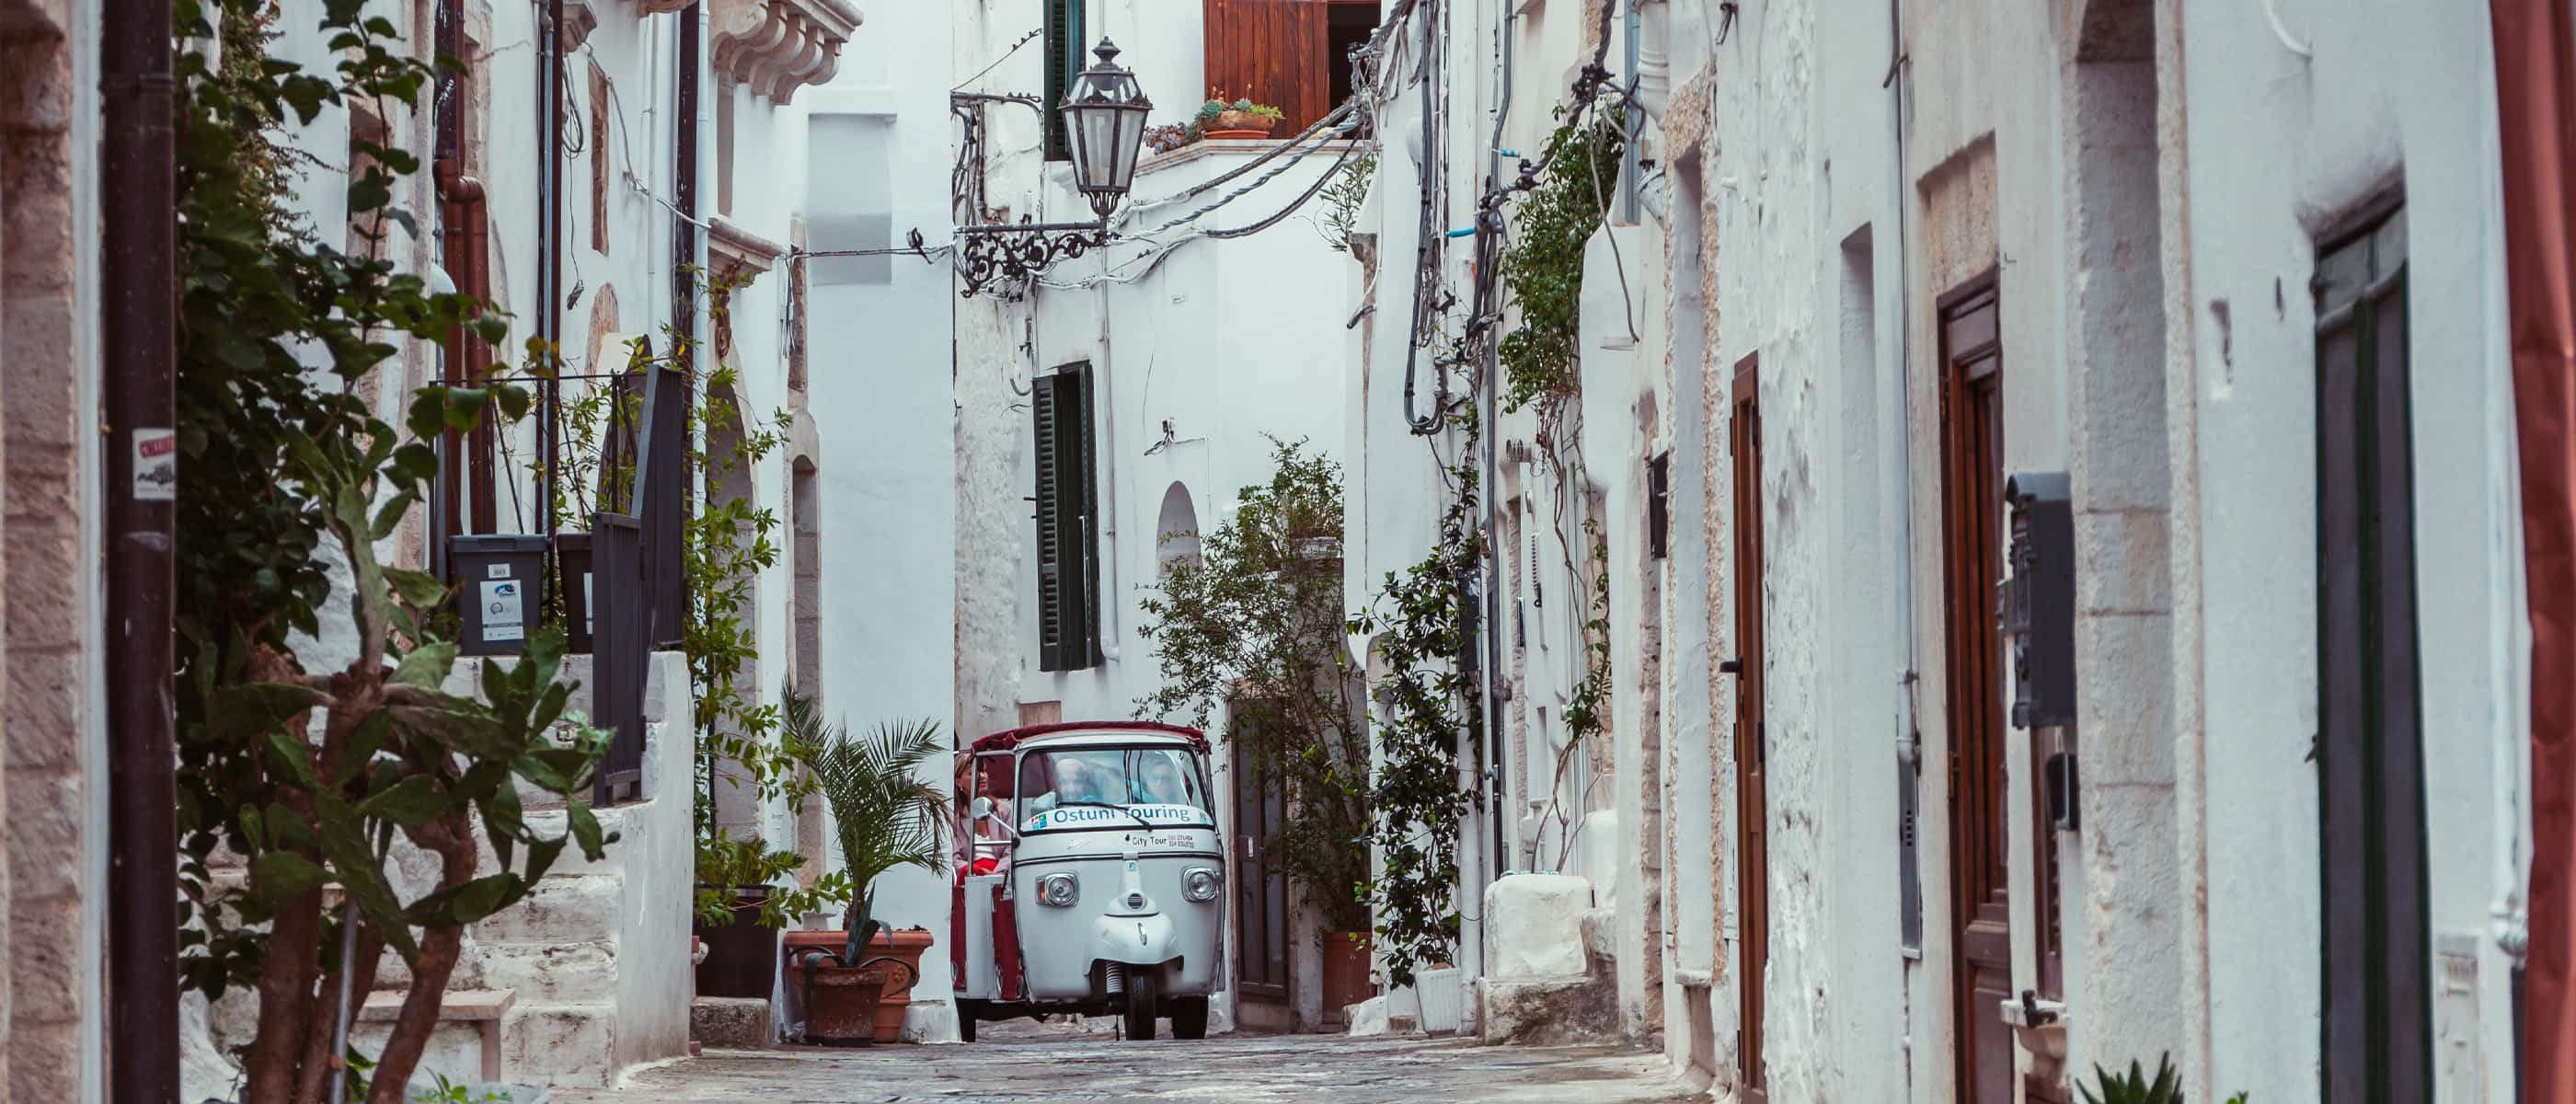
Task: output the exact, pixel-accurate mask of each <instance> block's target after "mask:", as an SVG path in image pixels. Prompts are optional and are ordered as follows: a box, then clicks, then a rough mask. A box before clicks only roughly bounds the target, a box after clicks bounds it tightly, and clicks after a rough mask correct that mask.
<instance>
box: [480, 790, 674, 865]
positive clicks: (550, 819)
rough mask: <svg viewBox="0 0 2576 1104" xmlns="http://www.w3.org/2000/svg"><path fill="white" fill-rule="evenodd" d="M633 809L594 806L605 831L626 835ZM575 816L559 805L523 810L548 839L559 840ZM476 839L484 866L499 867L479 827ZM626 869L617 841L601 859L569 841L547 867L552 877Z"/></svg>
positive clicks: (531, 828)
mask: <svg viewBox="0 0 2576 1104" xmlns="http://www.w3.org/2000/svg"><path fill="white" fill-rule="evenodd" d="M633 808H634V806H631V805H624V806H618V807H615V808H609V809H594V810H592V811H591V815H592V816H594V817H597V818H598V820H599V830H600V832H601V833H603V834H605V835H609V836H617V837H623V836H624V835H626V826H627V814H628V812H629V811H630V810H632V809H633ZM571 817H572V814H571V813H570V812H568V811H566V810H565V809H564V808H563V807H562V806H561V805H560V804H558V805H557V806H555V807H554V808H551V809H534V808H531V809H526V810H523V812H522V815H521V817H520V819H522V820H525V821H526V822H527V824H528V830H529V831H532V832H535V833H536V834H537V835H538V836H540V837H543V838H546V839H555V838H558V837H562V836H563V835H564V833H565V832H566V831H567V830H568V829H567V825H568V824H569V822H570V820H571ZM474 842H475V847H476V848H477V849H478V850H480V851H481V852H482V866H481V868H480V869H483V870H497V869H499V864H498V861H497V860H496V859H495V857H494V856H493V854H492V843H491V841H490V840H489V839H486V838H485V837H484V836H483V834H482V833H481V832H480V831H479V830H478V831H477V832H476V833H475V836H474ZM623 869H624V867H623V866H622V865H621V863H620V860H619V858H618V852H617V844H614V843H611V844H609V845H608V852H607V853H606V854H605V855H602V856H601V857H600V860H599V861H598V862H592V861H590V860H589V859H587V858H584V857H583V856H582V853H581V845H580V844H578V843H574V842H570V841H569V840H567V841H566V842H565V844H564V849H563V853H562V854H560V855H557V856H555V863H554V865H553V866H550V867H547V868H546V877H548V878H552V877H554V876H556V875H558V874H609V873H615V872H618V871H621V870H623Z"/></svg>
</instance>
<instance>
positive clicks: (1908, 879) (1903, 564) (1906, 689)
mask: <svg viewBox="0 0 2576 1104" xmlns="http://www.w3.org/2000/svg"><path fill="white" fill-rule="evenodd" d="M1904 7H1905V5H1904V0H1888V3H1887V76H1886V77H1885V78H1883V79H1882V80H1881V81H1880V82H1879V83H1880V85H1881V87H1883V88H1885V89H1886V91H1887V133H1888V143H1889V145H1890V147H1891V148H1892V150H1893V151H1894V154H1895V158H1894V160H1895V164H1894V166H1893V168H1894V171H1895V176H1894V179H1893V180H1892V181H1891V182H1890V185H1889V188H1888V203H1889V205H1890V207H1892V208H1893V209H1894V211H1895V213H1896V371H1894V372H1890V373H1886V378H1887V381H1888V382H1887V385H1886V393H1885V394H1884V395H1882V396H1880V401H1879V409H1881V410H1886V411H1890V412H1892V413H1893V414H1894V417H1893V419H1892V421H1894V423H1895V425H1894V426H1893V431H1894V436H1895V438H1896V441H1895V445H1896V447H1895V450H1894V452H1895V456H1896V513H1897V518H1898V523H1897V545H1896V548H1895V552H1896V554H1897V556H1898V561H1897V569H1896V573H1895V574H1896V578H1895V584H1896V608H1897V611H1898V619H1899V623H1900V624H1901V625H1902V626H1903V627H1902V629H1901V630H1900V633H1899V637H1898V640H1899V647H1900V649H1901V654H1902V655H1903V656H1904V667H1903V668H1902V669H1901V670H1899V671H1897V673H1896V702H1895V703H1894V704H1895V709H1894V715H1895V720H1896V787H1897V807H1898V809H1900V810H1902V811H1903V813H1904V814H1906V815H1911V816H1913V817H1914V818H1915V822H1916V824H1917V825H1918V826H1919V825H1920V824H1921V821H1922V817H1923V800H1922V793H1923V722H1922V718H1921V715H1920V713H1919V711H1918V704H1919V701H1920V690H1921V686H1920V683H1921V677H1920V674H1919V672H1920V670H1921V667H1920V664H1919V662H1918V657H1917V656H1916V654H1915V628H1916V626H1915V609H1914V601H1915V599H1914V411H1913V407H1912V405H1911V403H1909V402H1908V395H1907V390H1908V389H1907V386H1906V381H1907V380H1908V379H1909V378H1910V374H1911V372H1912V370H1913V360H1914V351H1913V308H1912V304H1913V301H1914V300H1913V294H1914V291H1913V285H1912V265H1911V257H1910V254H1909V252H1908V250H1909V247H1910V246H1909V241H1908V230H1907V226H1906V222H1907V220H1906V196H1907V193H1906V187H1905V184H1906V179H1907V176H1908V173H1909V170H1908V169H1907V168H1906V163H1905V82H1904V80H1903V77H1904V75H1905V62H1906V57H1905V17H1904ZM1908 838H1915V839H1919V838H1920V834H1919V831H1918V832H1917V833H1915V834H1912V835H1910V836H1909V837H1908ZM1898 861H1899V863H1900V868H1899V870H1898V872H1897V885H1898V896H1899V898H1900V901H1899V906H1898V907H1899V908H1900V909H1902V910H1903V911H1902V912H1900V914H1899V915H1898V917H1897V927H1898V932H1899V933H1900V936H1901V937H1902V936H1907V935H1910V936H1911V938H1910V939H1907V938H1900V940H1899V942H1900V944H1901V946H1902V948H1903V951H1902V953H1903V954H1904V955H1905V956H1906V957H1907V958H1908V959H1910V960H1912V962H1913V963H1915V964H1917V965H1919V964H1920V962H1921V961H1922V958H1923V944H1924V938H1923V929H1924V910H1923V875H1922V855H1921V853H1920V852H1919V851H1912V852H1903V853H1900V856H1899V860H1898ZM1900 973H1902V975H1903V977H1904V988H1903V990H1902V992H1903V997H1904V1001H1905V1007H1904V1009H1903V1010H1902V1012H1901V1013H1900V1014H1901V1015H1902V1016H1903V1017H1904V1021H1905V1031H1906V1034H1905V1036H1904V1038H1903V1046H1904V1048H1905V1052H1906V1056H1905V1062H1904V1070H1905V1079H1906V1084H1907V1086H1908V1088H1907V1091H1908V1092H1909V1093H1910V1092H1911V1091H1912V1085H1913V1082H1914V1059H1915V1057H1916V1056H1917V1055H1918V1054H1919V1053H1921V1052H1920V1051H1918V1050H1917V1048H1916V1047H1915V1046H1914V1036H1913V1031H1914V1024H1913V1019H1914V1013H1913V1004H1914V984H1915V980H1916V978H1917V977H1918V976H1919V975H1920V971H1919V970H1915V969H1902V970H1900Z"/></svg>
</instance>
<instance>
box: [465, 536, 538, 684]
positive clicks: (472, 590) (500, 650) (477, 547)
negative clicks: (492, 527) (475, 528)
mask: <svg viewBox="0 0 2576 1104" xmlns="http://www.w3.org/2000/svg"><path fill="white" fill-rule="evenodd" d="M447 569H448V570H449V571H450V572H452V573H453V574H454V577H453V578H451V579H450V580H448V581H449V582H450V583H452V584H454V585H455V587H456V613H457V617H458V620H459V622H460V632H459V639H458V641H457V643H458V648H457V651H458V652H460V653H462V654H464V655H517V654H519V653H520V652H523V651H526V650H527V647H528V638H529V637H530V636H533V635H535V634H536V631H537V626H538V625H540V624H543V623H544V622H545V605H544V603H543V601H542V600H541V599H542V597H543V594H544V587H543V584H544V581H545V572H546V538H544V537H541V536H535V535H533V534H523V533H495V534H488V535H478V536H458V537H449V538H447Z"/></svg>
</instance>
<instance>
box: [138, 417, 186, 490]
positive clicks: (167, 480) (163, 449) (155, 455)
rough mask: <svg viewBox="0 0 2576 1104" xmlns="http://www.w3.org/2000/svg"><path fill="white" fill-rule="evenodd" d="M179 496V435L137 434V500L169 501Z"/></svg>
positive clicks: (161, 432) (142, 431)
mask: <svg viewBox="0 0 2576 1104" xmlns="http://www.w3.org/2000/svg"><path fill="white" fill-rule="evenodd" d="M178 497H179V432H178V431H177V430H173V429H138V430H135V431H134V500H135V501H136V502H170V501H174V500H176V499H177V498H178Z"/></svg>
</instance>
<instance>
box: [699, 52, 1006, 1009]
mask: <svg viewBox="0 0 2576 1104" xmlns="http://www.w3.org/2000/svg"><path fill="white" fill-rule="evenodd" d="M867 15H868V22H867V23H866V24H865V25H864V26H862V27H860V28H859V30H858V32H857V33H856V34H855V35H854V36H853V37H852V39H851V44H850V48H849V51H848V52H847V53H845V54H844V56H843V59H842V64H841V68H840V72H839V75H838V76H837V77H836V78H835V79H834V80H833V82H832V83H831V84H830V85H828V86H825V87H822V88H816V89H809V90H807V91H805V92H802V93H800V94H799V98H798V103H799V104H800V105H801V106H802V107H803V108H804V110H805V111H806V112H807V119H806V122H805V128H804V135H803V137H802V140H801V145H802V146H803V149H804V157H803V158H802V159H801V162H796V163H793V164H794V167H793V168H788V167H787V164H788V163H782V164H781V172H780V175H781V176H782V177H786V178H787V181H786V182H785V183H783V184H782V186H792V187H795V188H800V189H803V191H804V195H805V201H804V207H803V210H804V213H805V219H806V225H807V227H808V228H809V230H808V235H809V241H808V246H809V248H812V249H814V250H817V251H828V250H835V249H854V248H884V247H887V246H889V245H890V244H898V243H899V242H900V241H901V239H902V238H903V236H904V232H905V231H906V230H908V229H910V228H913V227H920V228H921V229H922V232H923V236H924V237H925V238H927V239H929V240H930V241H932V242H938V241H941V240H943V239H944V238H945V237H946V229H947V227H948V225H949V223H948V217H949V215H948V171H947V166H948V164H949V158H950V129H949V120H948V95H947V89H948V86H949V84H950V83H951V81H950V76H949V67H948V49H947V43H948V41H949V38H948V36H949V13H948V12H946V11H944V10H941V9H940V8H939V7H938V6H936V5H923V4H873V5H870V6H869V9H868V12H867ZM736 186H737V187H740V186H741V183H740V178H737V184H736ZM889 234H890V235H891V240H889V239H888V237H887V235H889ZM810 266H811V267H810V268H809V269H808V277H809V281H810V283H809V290H808V293H807V294H808V297H809V307H808V310H809V314H808V318H807V323H808V330H807V343H808V348H807V353H806V361H807V374H808V388H807V393H808V397H807V402H808V407H807V409H808V411H809V412H810V413H811V415H812V417H813V420H814V423H815V426H816V427H817V433H818V436H819V438H820V442H821V446H822V451H821V456H820V463H819V465H818V471H819V479H820V481H821V482H820V495H819V497H820V500H821V507H822V509H821V512H822V523H821V527H822V532H821V540H820V547H821V550H822V559H823V564H824V567H823V573H822V591H823V593H822V599H823V626H824V628H823V633H824V636H823V642H822V652H823V654H822V670H823V673H824V677H823V700H824V705H825V709H826V712H827V715H829V716H831V717H832V718H834V719H836V720H845V721H847V722H848V723H849V724H851V725H852V726H854V727H861V726H867V725H872V724H875V723H876V722H879V721H885V720H895V719H900V718H908V717H928V718H932V719H935V720H938V721H940V722H942V723H943V724H946V723H948V722H949V721H950V719H951V718H952V716H953V715H954V708H953V707H954V702H953V698H952V694H951V686H952V685H953V684H954V681H955V679H956V678H957V669H956V667H955V666H954V665H952V664H951V663H950V661H949V656H950V654H951V651H950V649H951V647H952V646H953V645H954V644H955V643H956V642H957V640H958V635H957V622H956V609H957V606H956V604H955V601H954V595H955V588H954V580H955V579H956V576H957V560H956V558H955V556H954V555H953V548H954V543H953V542H954V539H955V531H956V530H955V525H956V513H955V510H956V502H957V499H956V496H955V493H954V484H955V479H956V472H957V465H958V464H959V463H960V462H961V457H960V456H959V453H958V450H957V447H956V437H955V426H956V421H957V419H956V409H957V408H956V405H955V403H956V399H955V398H954V396H955V394H956V393H955V392H954V391H953V390H952V387H951V377H950V371H951V368H950V355H951V350H950V344H949V342H950V325H949V320H950V317H951V314H950V312H951V309H952V305H953V304H954V303H955V302H956V296H955V294H954V292H953V291H952V290H951V288H950V280H949V270H948V267H947V266H946V265H945V264H944V263H942V264H935V265H934V264H925V263H924V262H923V261H922V260H921V259H920V258H916V257H860V258H815V259H813V260H812V261H811V262H810ZM781 286H782V287H783V286H784V285H783V284H782V285H781ZM770 328H771V329H773V330H774V329H775V327H774V326H772V327H770ZM775 482H776V485H778V486H782V487H783V486H784V485H785V484H784V479H783V477H782V478H781V479H780V480H778V481H775ZM923 780H924V781H927V782H932V783H935V784H938V785H940V786H942V787H943V788H944V787H945V786H946V784H947V782H948V767H947V764H946V763H944V762H941V763H935V764H933V765H931V766H930V767H929V768H928V769H927V770H925V771H924V774H923ZM949 905H950V898H949V892H948V879H947V877H946V876H945V875H944V874H931V873H927V872H924V871H918V870H910V869H906V870H899V871H896V872H894V873H892V874H890V875H888V876H887V877H886V879H885V880H884V881H883V882H882V883H881V887H880V889H879V890H878V895H877V914H878V916H879V918H881V919H883V920H885V921H886V922H888V923H890V924H895V925H898V926H906V927H909V926H914V925H918V926H921V927H924V928H928V929H930V931H931V933H932V934H933V936H934V937H935V939H936V941H937V942H936V944H935V945H934V946H933V948H932V950H931V953H929V954H927V955H925V956H923V958H922V962H921V965H922V977H921V980H920V983H919V984H918V985H917V986H916V987H915V988H914V990H913V996H914V1004H913V1006H912V1011H910V1012H909V1013H907V1019H906V1025H905V1030H906V1032H907V1034H909V1035H917V1036H920V1037H923V1038H928V1039H933V1040H937V1039H953V1038H955V1032H956V1018H955V1012H954V1010H953V1009H952V1008H951V1007H950V1006H949V1005H948V1003H947V999H946V998H947V995H948V992H949V985H950V979H949V966H948V940H949V935H948V931H949V929H948V914H949Z"/></svg>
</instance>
